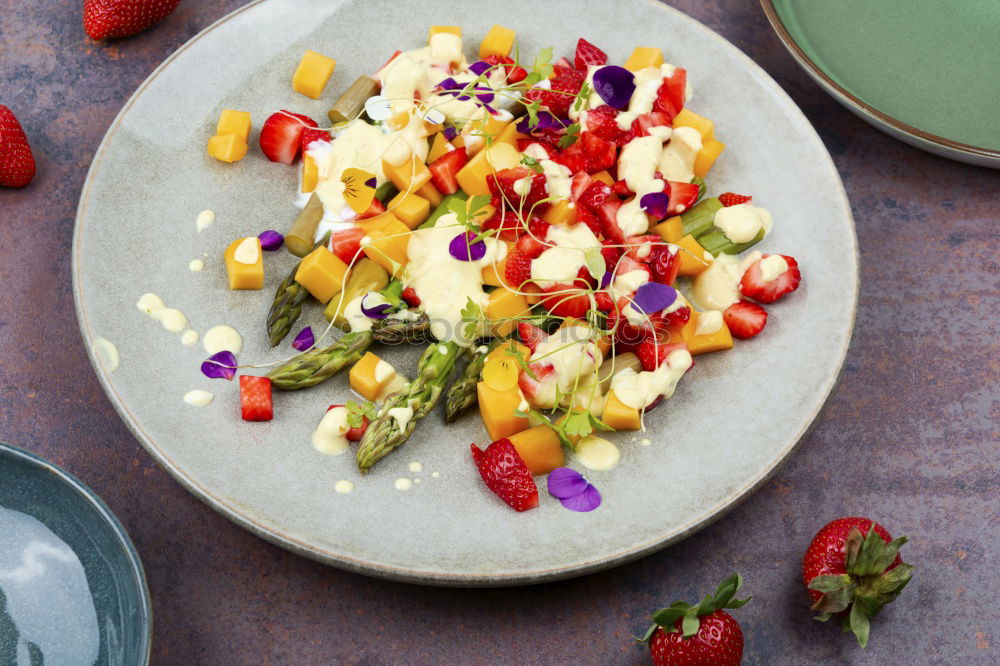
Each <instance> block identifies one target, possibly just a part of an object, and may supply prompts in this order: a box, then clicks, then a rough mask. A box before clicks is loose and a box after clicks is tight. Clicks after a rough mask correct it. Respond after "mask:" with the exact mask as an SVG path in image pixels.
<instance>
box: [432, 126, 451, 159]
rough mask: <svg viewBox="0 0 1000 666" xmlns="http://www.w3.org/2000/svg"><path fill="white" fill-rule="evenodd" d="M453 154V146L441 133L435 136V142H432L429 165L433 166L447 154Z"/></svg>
mask: <svg viewBox="0 0 1000 666" xmlns="http://www.w3.org/2000/svg"><path fill="white" fill-rule="evenodd" d="M449 152H451V144H450V143H449V142H448V139H447V138H446V137H445V135H444V134H443V133H441V132H439V133H437V134H435V135H434V140H433V141H431V149H430V151H428V153H427V163H428V164H432V163H433V162H435V161H436V160H437V158H439V157H441V156H442V155H444V154H445V153H449Z"/></svg>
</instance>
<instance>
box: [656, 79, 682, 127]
mask: <svg viewBox="0 0 1000 666" xmlns="http://www.w3.org/2000/svg"><path fill="white" fill-rule="evenodd" d="M653 108H654V109H656V110H657V111H659V112H660V113H662V114H664V115H665V116H667V117H668V118H670V119H671V122H673V119H674V117H675V116H676V115H677V114H678V113H680V112H681V110H680V109H678V108H677V107H675V106H674V102H673V99H672V96H671V94H670V86H669V85H667V83H666V82H664V83H662V84H660V87H659V89H657V91H656V101H655V102H653Z"/></svg>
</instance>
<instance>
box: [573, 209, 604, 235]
mask: <svg viewBox="0 0 1000 666" xmlns="http://www.w3.org/2000/svg"><path fill="white" fill-rule="evenodd" d="M576 222H577V224H586V225H587V227H589V228H590V230H591V231H592V232H593V233H594V235H595V236H598V237H599V236H600V235H601V221H600V220H599V219H598V218H597V215H595V214H594V213H593V212H592V211H591V210H590V209H589V208H587V207H586V206H581V205H579V203H578V204H577V207H576Z"/></svg>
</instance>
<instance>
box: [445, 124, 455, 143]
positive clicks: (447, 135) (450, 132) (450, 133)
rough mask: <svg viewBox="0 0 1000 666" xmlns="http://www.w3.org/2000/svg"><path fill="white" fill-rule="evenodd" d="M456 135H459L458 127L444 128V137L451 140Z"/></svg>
mask: <svg viewBox="0 0 1000 666" xmlns="http://www.w3.org/2000/svg"><path fill="white" fill-rule="evenodd" d="M456 136H458V129H457V128H455V127H445V128H444V138H446V139H448V140H449V141H451V140H452V139H454V138H455V137H456Z"/></svg>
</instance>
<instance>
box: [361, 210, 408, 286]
mask: <svg viewBox="0 0 1000 666" xmlns="http://www.w3.org/2000/svg"><path fill="white" fill-rule="evenodd" d="M368 236H369V238H370V239H371V241H370V242H369V243H367V244H365V245H364V246H363V247H362V248H361V250H362V252H364V253H365V255H367V257H368V258H369V259H371V260H372V261H374V262H375V263H377V264H378V265H380V266H381V267H382V268H384V269H385V271H386V273H389V274H390V275H392V276H393V277H399V275H400V274H401V273H402V270H403V267H404V266H406V263H407V262H408V261H409V257H407V255H406V250H407V248H408V247H409V245H410V229H409V227H407V226H406V225H405V224H403V223H402V222H400V221H399V220H398V219H395V218H393V219H391V220H388V221H387V222H386V223H385V224H384V225H383V226H382V228H380V229H374V230H372V231H369V232H368Z"/></svg>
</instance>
